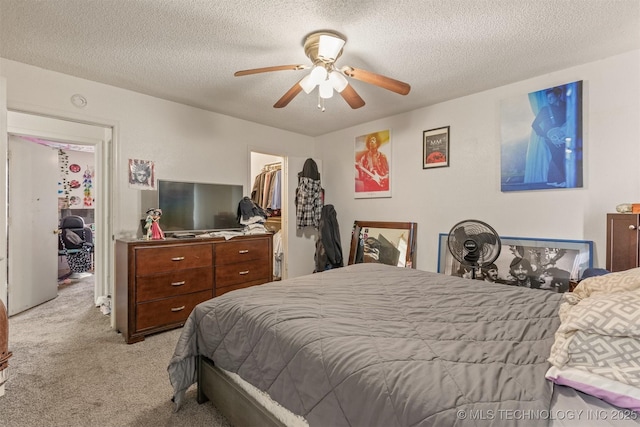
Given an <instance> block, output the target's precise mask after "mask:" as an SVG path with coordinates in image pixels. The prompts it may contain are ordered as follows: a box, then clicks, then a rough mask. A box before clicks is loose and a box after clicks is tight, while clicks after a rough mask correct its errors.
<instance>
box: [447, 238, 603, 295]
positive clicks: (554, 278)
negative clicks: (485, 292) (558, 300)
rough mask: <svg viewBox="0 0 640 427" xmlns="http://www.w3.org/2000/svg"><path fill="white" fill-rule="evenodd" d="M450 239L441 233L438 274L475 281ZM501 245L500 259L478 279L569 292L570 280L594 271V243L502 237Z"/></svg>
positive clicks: (477, 275) (483, 271) (477, 273)
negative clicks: (453, 252) (452, 248)
mask: <svg viewBox="0 0 640 427" xmlns="http://www.w3.org/2000/svg"><path fill="white" fill-rule="evenodd" d="M448 238H449V234H448V233H440V236H439V250H438V273H443V274H446V275H449V276H458V277H466V278H471V276H470V274H469V273H470V268H469V267H468V266H464V265H461V264H460V262H458V261H457V260H455V259H454V257H453V255H451V253H450V251H449V249H448V245H447V240H448ZM500 243H501V245H502V248H501V251H500V256H499V257H498V258H497V259H496V260H495V261H494V262H493V263H492V264H491V265H490V266H486V267H485V268H481V269H479V270H477V271H476V272H475V274H474V275H475V279H477V280H484V281H486V282H493V283H501V284H506V285H514V286H526V287H530V288H533V289H542V290H549V291H554V292H567V291H568V290H569V282H570V281H579V280H580V278H582V274H583V273H584V272H585V270H586V269H588V268H593V242H592V241H591V240H559V239H532V238H528V237H502V236H500ZM519 270H523V271H522V272H520V271H519ZM519 274H522V277H519Z"/></svg>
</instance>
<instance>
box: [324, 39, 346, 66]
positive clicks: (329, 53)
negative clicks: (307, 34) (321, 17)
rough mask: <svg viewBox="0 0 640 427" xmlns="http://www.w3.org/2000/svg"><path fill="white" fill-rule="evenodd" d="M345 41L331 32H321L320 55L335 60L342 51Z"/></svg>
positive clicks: (328, 59) (325, 58)
mask: <svg viewBox="0 0 640 427" xmlns="http://www.w3.org/2000/svg"><path fill="white" fill-rule="evenodd" d="M344 43H345V41H344V40H343V39H341V38H339V37H336V36H333V35H331V34H321V35H320V41H319V43H318V44H319V46H318V57H320V58H322V59H324V60H326V61H335V60H336V59H338V57H339V56H340V52H342V47H343V46H344Z"/></svg>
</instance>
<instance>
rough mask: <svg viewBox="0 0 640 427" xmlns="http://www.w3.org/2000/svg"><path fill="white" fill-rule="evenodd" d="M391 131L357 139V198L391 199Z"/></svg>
mask: <svg viewBox="0 0 640 427" xmlns="http://www.w3.org/2000/svg"><path fill="white" fill-rule="evenodd" d="M390 145H391V144H390V138H389V130H385V131H378V132H374V133H370V134H367V135H361V136H359V137H357V138H356V153H355V168H356V182H355V191H356V198H364V197H390V196H391V191H390V188H391V187H390V181H389V175H390V170H389V160H388V159H389V157H390V151H391V150H390Z"/></svg>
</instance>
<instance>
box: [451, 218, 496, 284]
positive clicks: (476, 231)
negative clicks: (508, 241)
mask: <svg viewBox="0 0 640 427" xmlns="http://www.w3.org/2000/svg"><path fill="white" fill-rule="evenodd" d="M447 246H448V247H449V252H451V255H453V257H454V258H455V259H456V260H457V261H458V262H460V264H462V265H465V266H468V267H471V278H472V279H475V278H476V269H478V268H482V267H487V266H488V265H490V264H491V263H493V262H494V261H495V260H496V259H497V258H498V256H500V249H501V247H502V244H501V242H500V236H498V233H496V230H494V229H493V228H492V227H491V226H490V225H489V224H486V223H484V222H482V221H478V220H475V219H467V220H464V221H460V222H459V223H457V224H456V225H454V226H453V227H451V231H450V232H449V238H448V239H447Z"/></svg>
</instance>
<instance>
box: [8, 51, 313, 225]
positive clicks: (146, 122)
mask: <svg viewBox="0 0 640 427" xmlns="http://www.w3.org/2000/svg"><path fill="white" fill-rule="evenodd" d="M0 75H2V76H4V77H6V79H7V106H8V108H9V109H10V110H12V109H15V110H22V111H30V112H43V113H47V114H51V115H54V116H57V117H69V118H74V119H79V120H83V121H89V122H94V123H101V124H109V125H113V126H115V129H116V140H117V150H116V159H115V160H116V162H115V164H116V170H115V173H116V177H117V180H116V183H115V194H114V197H115V200H114V202H115V204H116V207H117V211H116V212H114V230H115V233H116V235H120V234H125V235H128V234H129V233H132V232H133V233H134V234H135V231H136V230H137V227H138V221H139V216H140V212H141V207H140V190H135V189H130V188H128V181H127V170H126V165H127V161H128V159H142V160H153V161H154V162H155V166H156V174H157V177H159V178H165V179H176V180H185V181H186V180H192V181H199V182H217V183H234V184H243V185H244V186H245V193H247V194H248V192H249V191H250V190H251V189H250V188H247V187H248V186H249V185H250V184H249V183H248V182H247V181H248V176H249V171H248V170H247V168H248V167H249V166H248V165H249V160H248V157H249V147H252V148H254V149H259V148H264V149H265V150H266V151H268V152H273V151H274V150H275V151H277V152H283V153H285V154H288V155H295V156H310V155H312V154H313V152H312V150H313V139H312V138H310V137H307V136H303V135H299V134H295V133H292V132H287V131H283V130H280V129H276V128H272V127H267V126H263V125H259V124H256V123H252V122H248V121H244V120H239V119H235V118H231V117H228V116H224V115H221V114H216V113H211V112H208V111H203V110H200V109H197V108H192V107H187V106H185V105H181V104H177V103H174V102H169V101H164V100H161V99H158V98H153V97H150V96H146V95H142V94H139V93H136V92H132V91H128V90H124V89H119V88H115V87H113V86H107V85H103V84H100V83H96V82H92V81H88V80H83V79H79V78H75V77H72V76H69V75H65V74H60V73H56V72H52V71H48V70H44V69H41V68H37V67H32V66H29V65H25V64H22V63H18V62H15V61H9V60H6V59H0ZM76 93H78V94H82V95H83V96H85V97H86V98H87V101H88V103H87V106H86V107H85V108H83V109H78V108H76V107H74V106H73V105H72V104H71V101H70V98H71V96H72V95H73V94H76ZM220 102H224V100H223V99H221V100H220Z"/></svg>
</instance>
